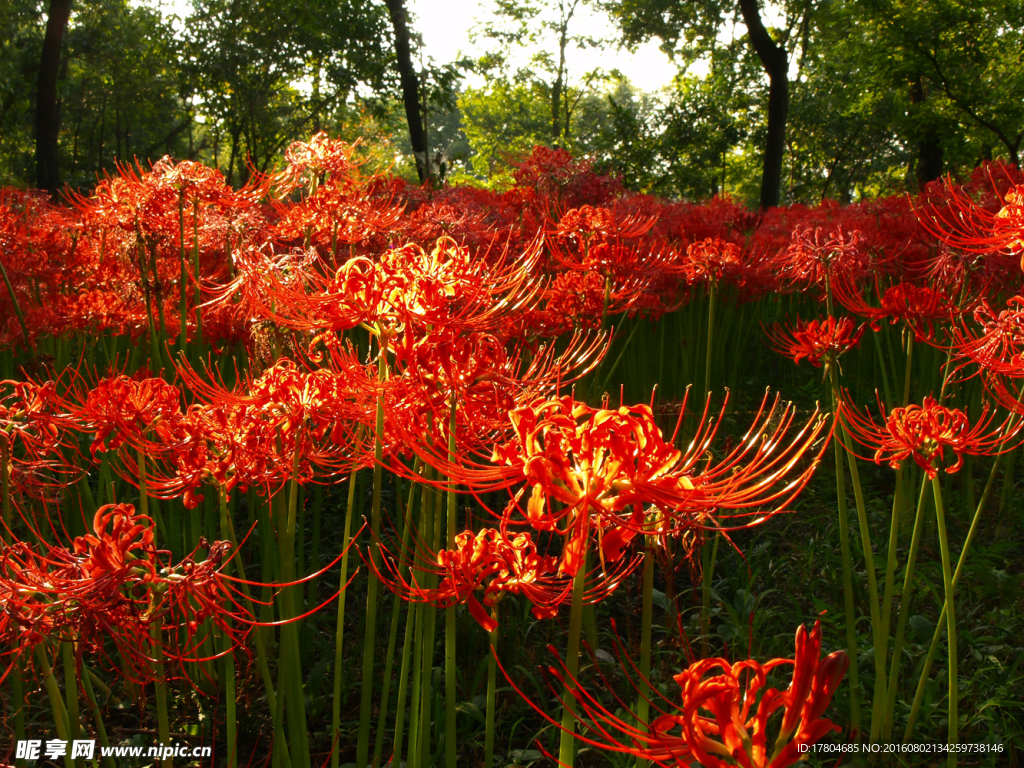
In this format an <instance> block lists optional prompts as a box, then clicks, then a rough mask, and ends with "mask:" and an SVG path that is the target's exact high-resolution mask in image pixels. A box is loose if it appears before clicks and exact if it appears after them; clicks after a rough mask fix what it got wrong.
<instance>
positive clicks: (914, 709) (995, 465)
mask: <svg viewBox="0 0 1024 768" xmlns="http://www.w3.org/2000/svg"><path fill="white" fill-rule="evenodd" d="M1014 453H1016V452H1014ZM1013 455H1014V454H1011V455H1010V460H1011V461H1012V460H1013ZM1002 458H1003V457H1002V456H1001V455H999V456H996V458H995V461H993V462H992V470H991V471H990V472H989V475H988V481H987V482H986V483H985V490H984V491H982V494H981V500H980V501H979V502H978V506H977V508H975V510H974V517H973V518H972V519H971V527H970V529H969V530H968V531H967V538H966V539H965V540H964V546H963V549H962V550H960V557H959V558H958V559H957V562H956V570H955V571H954V572H953V590H954V591H956V588H957V585H958V584H959V583H960V577H961V576H962V575H963V568H964V563H966V562H967V553H968V552H970V550H971V544H973V543H974V537H975V536H976V535H977V532H978V526H979V523H980V522H981V512H982V510H983V509H985V505H986V504H987V503H988V500H989V497H990V496H991V495H992V489H993V488H994V487H995V479H996V472H997V470H998V469H999V463H1000V461H1001V460H1002ZM945 618H946V604H945V603H943V605H942V611H941V613H940V614H939V620H938V621H937V622H936V624H935V632H934V633H933V634H932V643H931V646H929V648H928V654H927V656H926V657H925V661H924V665H923V666H922V668H921V677H920V679H919V680H918V682H917V692H916V693H915V694H914V703H913V705H912V706H911V708H910V718H909V719H908V721H907V729H906V731H905V732H904V734H903V741H904V742H907V741H909V739H910V736H911V734H912V733H913V731H914V725H915V724H916V723H917V716H918V713H919V712H920V710H921V703H922V702H923V701H924V688H925V683H926V682H927V680H928V675H929V674H930V673H931V669H932V663H933V662H934V660H935V653H936V651H937V650H938V647H939V640H940V639H941V637H942V622H943V620H944V619H945Z"/></svg>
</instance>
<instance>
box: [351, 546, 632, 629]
mask: <svg viewBox="0 0 1024 768" xmlns="http://www.w3.org/2000/svg"><path fill="white" fill-rule="evenodd" d="M455 543H456V548H455V549H451V550H448V549H442V550H441V551H440V552H438V553H437V555H436V556H435V557H433V558H432V560H427V559H426V558H425V557H422V556H420V557H418V558H417V561H418V562H416V563H414V564H413V565H414V566H415V569H413V570H412V571H411V579H412V580H411V581H409V580H407V579H405V578H404V577H403V576H402V574H401V569H400V567H399V565H398V564H397V563H395V562H394V561H393V560H392V559H391V558H390V557H385V558H384V559H383V563H384V564H385V567H386V568H387V569H388V573H387V574H383V573H380V571H378V576H379V577H380V578H381V580H382V581H383V582H384V583H385V584H387V585H388V588H389V589H391V590H392V591H394V592H396V593H398V594H400V595H401V596H402V597H403V598H404V599H405V600H409V601H416V602H426V603H431V604H433V605H436V606H438V607H440V608H445V607H447V606H449V605H454V604H456V603H465V605H466V607H467V608H468V609H469V612H470V614H471V615H472V616H473V618H474V619H476V620H477V622H478V623H479V624H480V626H481V627H483V628H484V629H485V630H486V631H488V632H490V631H491V630H493V629H494V628H495V627H497V626H498V622H497V620H496V619H494V618H493V617H492V616H491V614H489V613H488V611H487V610H486V609H487V608H491V607H493V606H494V605H496V604H497V603H498V601H499V600H500V599H501V598H502V597H503V596H504V595H505V594H517V595H523V596H524V597H526V598H527V599H528V600H529V601H530V602H531V603H533V609H532V612H533V616H534V618H537V619H544V618H551V617H553V616H554V615H555V614H556V613H557V611H558V607H559V606H560V605H561V604H562V603H563V602H565V601H566V600H567V599H568V598H569V596H570V595H571V593H572V579H571V578H569V577H566V576H564V575H561V574H559V570H558V558H556V557H551V556H548V555H541V554H539V553H538V551H537V546H536V544H535V543H534V541H533V539H532V538H531V536H530V534H529V533H526V532H521V533H517V534H515V535H508V534H506V533H504V532H503V531H500V530H497V529H494V528H484V529H483V530H480V531H477V532H476V533H474V532H473V531H469V530H467V531H463V532H462V533H460V534H458V535H456V537H455ZM371 565H372V562H371ZM636 565H637V563H636V562H628V563H623V564H622V565H621V566H620V567H618V568H616V569H615V570H613V571H612V572H611V573H600V574H598V573H597V572H596V569H595V573H594V574H592V575H590V576H589V577H588V580H587V587H586V590H585V592H586V594H585V595H584V601H585V602H587V603H593V602H597V601H598V600H600V599H603V598H604V597H606V596H607V595H608V594H610V593H611V592H612V591H614V590H615V588H616V587H617V586H618V585H619V584H620V583H621V582H622V580H623V579H624V578H625V577H626V576H627V575H628V573H629V572H630V571H631V570H632V569H633V568H635V567H636ZM417 572H421V573H424V572H430V573H433V574H435V575H436V577H437V578H439V579H440V582H439V583H438V586H437V587H436V588H433V589H430V588H424V587H421V586H419V583H418V580H417ZM478 592H479V593H481V594H480V596H479V598H478V597H477V593H478Z"/></svg>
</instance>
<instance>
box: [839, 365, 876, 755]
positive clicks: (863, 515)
mask: <svg viewBox="0 0 1024 768" xmlns="http://www.w3.org/2000/svg"><path fill="white" fill-rule="evenodd" d="M830 368H832V369H833V370H830V373H831V378H832V397H833V401H832V402H833V404H834V405H837V404H838V403H839V382H838V379H837V378H836V373H835V371H834V366H830ZM836 432H837V435H838V440H837V443H839V442H841V443H842V446H843V447H844V448H845V449H846V450H847V452H848V453H849V442H848V436H847V434H846V429H845V427H844V426H843V424H842V422H841V421H840V422H837V424H836ZM848 458H849V461H848V462H847V464H848V466H849V468H850V482H851V484H852V485H853V497H854V501H855V503H856V506H857V522H858V524H859V527H860V539H861V549H862V550H863V553H864V570H865V571H866V572H867V580H868V604H869V606H870V613H871V634H872V640H873V646H874V651H875V692H874V697H873V699H872V706H871V729H870V738H871V740H872V741H875V740H877V739H878V735H879V733H880V732H881V728H882V709H883V708H884V706H885V701H886V695H885V685H886V669H885V659H886V653H887V652H888V643H889V637H888V635H885V636H883V635H882V629H883V627H882V617H881V615H880V611H879V601H878V583H877V580H876V572H875V557H874V552H873V550H872V547H871V531H870V529H869V528H868V514H867V509H866V508H865V506H864V492H863V490H862V488H861V484H860V472H859V471H858V469H857V459H856V458H855V457H854V456H853V455H852V454H851V455H850V456H849V457H848ZM839 465H840V452H839V450H838V448H837V450H836V468H837V472H836V477H837V485H838V484H839V483H838V478H839V477H840V475H841V474H842V473H841V470H839ZM843 511H844V505H843V504H842V503H841V504H840V517H841V518H842V516H843ZM842 528H843V525H842V520H840V536H842V535H843V534H842ZM844 579H845V576H844ZM851 594H852V584H851ZM847 621H849V616H848V617H847ZM847 631H849V630H847ZM851 650H853V651H856V648H852V649H851ZM853 658H855V657H854V656H851V660H852V659H853ZM852 666H854V665H853V664H852V663H851V667H852ZM851 684H852V680H851Z"/></svg>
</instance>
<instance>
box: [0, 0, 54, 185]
mask: <svg viewBox="0 0 1024 768" xmlns="http://www.w3.org/2000/svg"><path fill="white" fill-rule="evenodd" d="M44 23H45V22H44V21H43V19H42V14H41V7H40V6H39V4H38V3H35V2H32V1H31V0H6V2H3V3H0V179H4V178H6V179H12V180H13V179H18V180H23V179H27V178H29V177H30V176H31V175H32V174H33V173H34V172H35V158H34V152H35V144H34V140H33V136H32V124H31V121H30V119H29V117H28V116H29V113H30V110H31V108H32V103H33V101H34V99H35V79H36V76H37V75H38V71H39V51H40V50H41V48H42V44H43V24H44Z"/></svg>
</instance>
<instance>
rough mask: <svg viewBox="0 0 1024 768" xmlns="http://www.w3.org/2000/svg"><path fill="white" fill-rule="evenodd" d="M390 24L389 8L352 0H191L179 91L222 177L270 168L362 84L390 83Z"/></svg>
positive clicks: (369, 86)
mask: <svg viewBox="0 0 1024 768" xmlns="http://www.w3.org/2000/svg"><path fill="white" fill-rule="evenodd" d="M387 30H388V20H387V11H386V9H384V7H383V6H379V5H375V4H370V3H363V2H359V1H358V0H353V1H352V2H340V3H335V2H326V1H325V0H309V1H308V2H303V3H286V2H280V1H279V0H196V2H195V4H194V8H193V15H192V16H191V17H190V19H189V23H188V25H187V27H186V30H185V33H184V40H185V43H184V61H183V72H184V75H185V81H186V82H187V83H188V84H189V91H188V92H186V94H185V95H186V97H187V99H188V100H189V102H190V103H191V104H194V105H195V109H196V111H197V112H198V113H199V114H201V115H202V116H203V117H204V119H205V129H204V131H203V141H204V146H205V147H209V148H210V149H211V150H212V152H213V155H214V157H215V158H216V162H217V164H218V165H220V166H222V167H224V168H225V172H226V175H227V176H228V178H229V179H233V180H235V181H240V180H242V179H244V178H245V177H246V176H247V169H248V167H249V165H251V166H253V167H255V168H257V169H258V170H266V169H267V168H268V167H269V166H270V164H271V163H272V161H273V160H274V158H275V157H277V155H278V154H279V153H280V151H281V150H282V149H283V148H284V147H286V146H287V144H288V143H290V142H291V141H294V140H295V139H297V138H298V137H300V136H305V135H308V134H309V133H311V132H312V131H313V130H314V129H315V128H318V127H321V126H322V122H323V119H324V117H325V116H326V115H329V114H330V113H331V112H332V110H335V109H337V108H339V106H340V105H341V104H343V103H344V102H345V101H347V100H348V99H349V97H351V96H354V95H355V92H356V90H357V89H358V88H360V87H365V88H367V89H369V90H371V91H376V92H382V91H384V90H386V89H390V88H392V87H393V82H392V79H393V78H392V75H391V73H390V70H389V66H390V63H391V57H390V49H389V47H388V39H387ZM300 84H301V86H302V87H301V88H300V87H299V86H300Z"/></svg>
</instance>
